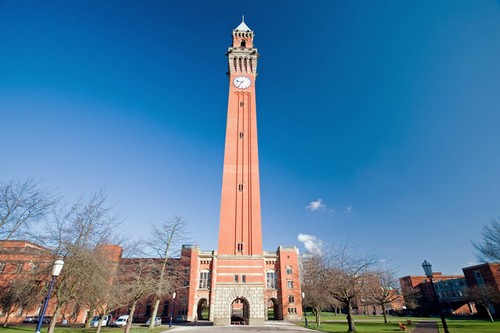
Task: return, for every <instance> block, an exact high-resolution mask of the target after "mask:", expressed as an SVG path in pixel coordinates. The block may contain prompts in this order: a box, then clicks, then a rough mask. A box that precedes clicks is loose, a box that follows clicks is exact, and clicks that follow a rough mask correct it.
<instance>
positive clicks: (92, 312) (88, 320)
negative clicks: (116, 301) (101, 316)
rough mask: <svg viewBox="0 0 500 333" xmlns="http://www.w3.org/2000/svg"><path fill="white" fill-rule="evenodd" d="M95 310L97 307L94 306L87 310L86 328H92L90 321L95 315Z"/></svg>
mask: <svg viewBox="0 0 500 333" xmlns="http://www.w3.org/2000/svg"><path fill="white" fill-rule="evenodd" d="M94 310H95V308H94V307H93V306H92V307H91V308H90V309H89V312H87V318H86V320H85V328H87V329H89V328H90V322H91V321H92V317H93V316H94Z"/></svg>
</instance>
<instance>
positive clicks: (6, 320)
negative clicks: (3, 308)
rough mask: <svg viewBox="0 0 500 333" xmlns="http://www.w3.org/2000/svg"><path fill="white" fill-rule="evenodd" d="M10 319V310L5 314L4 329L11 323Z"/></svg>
mask: <svg viewBox="0 0 500 333" xmlns="http://www.w3.org/2000/svg"><path fill="white" fill-rule="evenodd" d="M9 317H10V310H9V311H7V312H5V320H4V321H3V327H7V324H8V323H9Z"/></svg>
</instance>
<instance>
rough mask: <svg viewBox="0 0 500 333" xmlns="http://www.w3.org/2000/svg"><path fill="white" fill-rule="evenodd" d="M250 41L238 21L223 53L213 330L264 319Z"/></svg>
mask: <svg viewBox="0 0 500 333" xmlns="http://www.w3.org/2000/svg"><path fill="white" fill-rule="evenodd" d="M253 37H254V35H253V31H252V30H250V28H249V27H248V26H247V25H246V24H245V22H244V21H242V22H241V24H240V25H239V26H238V27H237V28H236V29H235V30H233V41H232V46H231V47H229V49H228V51H227V53H226V55H227V57H228V65H229V71H228V75H229V100H228V111H227V127H226V145H225V154H224V170H223V177H222V197H221V212H220V227H219V228H220V229H219V247H218V251H217V264H216V266H215V267H216V272H214V273H215V274H214V279H215V281H213V282H214V283H215V293H214V295H213V296H212V297H214V298H215V299H214V301H215V302H211V304H213V305H214V306H213V308H212V311H211V314H213V317H212V320H213V321H214V323H215V324H216V325H227V324H229V321H230V320H232V321H234V320H235V318H241V322H242V323H246V324H259V323H263V322H264V320H265V318H266V316H267V313H266V311H267V309H266V307H265V300H264V283H265V277H264V274H263V270H264V257H263V251H262V226H261V212H260V188H259V163H258V147H257V117H256V107H255V106H256V103H255V78H256V76H257V59H258V57H259V54H258V53H257V49H255V48H254V47H253ZM211 316H212V315H211ZM230 318H232V319H230ZM236 320H238V319H236Z"/></svg>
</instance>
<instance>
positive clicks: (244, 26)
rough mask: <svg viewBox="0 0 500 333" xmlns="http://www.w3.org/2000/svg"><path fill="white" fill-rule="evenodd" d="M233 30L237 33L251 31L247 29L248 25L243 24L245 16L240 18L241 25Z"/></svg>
mask: <svg viewBox="0 0 500 333" xmlns="http://www.w3.org/2000/svg"><path fill="white" fill-rule="evenodd" d="M234 30H237V31H250V30H252V29H250V28H249V27H248V25H246V24H245V16H243V17H242V18H241V23H240V25H239V26H237V27H236V29H234Z"/></svg>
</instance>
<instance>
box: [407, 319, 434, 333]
mask: <svg viewBox="0 0 500 333" xmlns="http://www.w3.org/2000/svg"><path fill="white" fill-rule="evenodd" d="M412 333H439V330H438V327H437V323H436V322H435V321H421V322H419V323H418V325H417V326H416V327H415V329H414V330H413V331H412Z"/></svg>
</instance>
